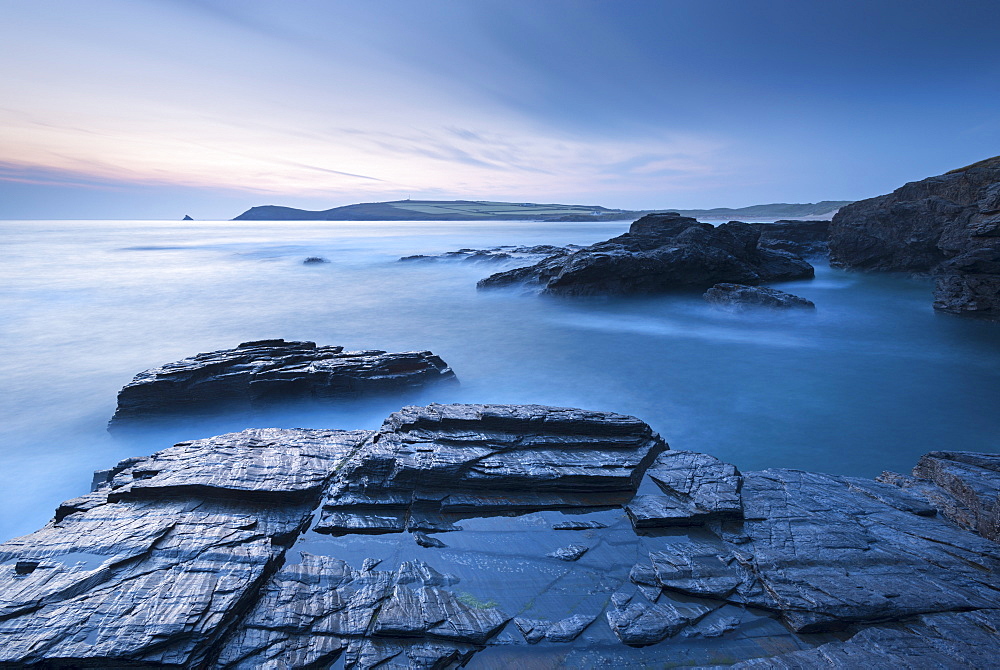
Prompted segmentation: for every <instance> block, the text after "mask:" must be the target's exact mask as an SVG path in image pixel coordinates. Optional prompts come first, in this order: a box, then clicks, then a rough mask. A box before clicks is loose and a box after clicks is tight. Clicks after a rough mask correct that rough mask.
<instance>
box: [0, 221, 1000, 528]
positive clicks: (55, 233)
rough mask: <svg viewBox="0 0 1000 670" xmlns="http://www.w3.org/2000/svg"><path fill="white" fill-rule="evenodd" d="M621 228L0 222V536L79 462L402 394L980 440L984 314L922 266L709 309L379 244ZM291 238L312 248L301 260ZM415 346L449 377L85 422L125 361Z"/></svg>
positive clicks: (985, 381)
mask: <svg viewBox="0 0 1000 670" xmlns="http://www.w3.org/2000/svg"><path fill="white" fill-rule="evenodd" d="M627 228H628V222H612V223H535V222H523V221H512V222H495V221H491V222H424V221H421V222H378V221H371V222H328V221H310V222H288V221H281V222H267V221H205V222H202V221H195V222H183V223H181V222H176V221H5V222H0V230H2V233H0V239H2V241H3V244H2V246H0V277H2V279H0V317H2V319H0V333H2V337H0V412H2V422H0V539H8V538H11V537H14V536H17V535H21V534H25V533H28V532H31V531H33V530H35V529H37V528H39V527H40V526H42V525H44V524H45V523H46V522H47V521H48V520H49V519H50V518H51V517H52V514H53V510H54V509H55V507H56V506H57V505H58V504H59V503H60V502H61V501H62V500H65V499H68V498H72V497H75V496H78V495H81V494H83V493H86V492H87V491H89V487H90V481H91V473H92V471H94V470H97V469H102V468H108V467H111V466H113V465H114V464H115V463H116V462H118V461H119V460H121V459H123V458H126V457H130V456H143V455H148V454H150V453H152V452H155V451H158V450H160V449H163V448H165V447H168V446H170V445H171V444H173V443H174V442H177V441H181V440H187V439H194V438H201V437H208V436H211V435H217V434H220V433H225V432H231V431H235V430H242V429H244V428H248V427H259V426H277V427H326V428H368V429H372V428H377V427H378V426H379V425H380V423H381V422H382V420H383V419H384V418H385V417H386V416H387V415H388V414H389V413H391V412H393V411H395V410H397V409H398V408H399V407H400V406H401V405H403V404H425V403H430V402H440V403H464V402H471V403H537V404H544V405H556V406H568V407H582V408H586V409H593V410H609V411H615V412H622V413H626V414H632V415H635V416H637V417H639V418H641V419H643V420H644V421H646V422H647V423H649V424H650V425H651V426H652V427H653V428H654V429H655V430H656V431H658V432H659V433H660V434H661V435H662V436H663V437H664V439H665V440H666V441H667V442H668V443H669V444H670V445H671V447H673V448H675V449H689V450H695V451H703V452H707V453H710V454H714V455H716V456H718V457H719V458H721V459H723V460H726V461H729V462H732V463H734V464H736V465H737V467H739V468H740V469H741V470H744V471H745V470H757V469H764V468H797V469H807V470H816V471H821V472H827V473H834V474H841V475H856V476H865V477H874V476H876V475H878V474H879V473H881V472H882V471H883V470H890V471H896V472H907V471H909V469H910V468H912V467H913V465H914V464H915V463H916V461H917V459H918V458H919V457H920V455H921V454H924V453H926V452H928V451H933V450H967V451H986V452H997V451H1000V437H998V436H1000V411H997V407H998V400H1000V325H997V324H990V323H983V322H978V321H974V320H969V319H963V318H959V317H955V316H950V315H943V314H937V313H935V312H934V311H933V310H932V308H931V293H932V282H931V281H930V280H928V279H919V278H911V277H907V276H900V275H888V274H861V273H855V272H848V271H844V270H839V269H834V268H831V267H829V266H828V265H827V264H825V263H823V262H817V263H816V278H815V279H813V280H808V281H796V282H791V283H784V284H781V285H780V288H781V289H783V290H786V291H789V292H792V293H795V294H797V295H800V296H803V297H805V298H808V299H810V300H812V301H813V302H814V303H815V304H816V310H815V312H809V311H794V312H786V313H772V312H763V313H754V314H732V313H728V312H724V311H719V310H717V309H714V308H712V307H711V306H709V305H707V304H706V303H704V302H703V301H702V300H701V298H700V296H699V295H697V294H678V295H660V296H650V297H630V298H621V297H615V298H556V297H548V296H539V295H535V294H532V293H530V292H526V291H525V290H524V289H522V288H512V289H503V290H491V291H478V290H477V289H476V282H477V280H479V279H482V278H483V277H486V276H488V275H490V274H492V273H493V272H497V271H499V270H503V269H508V268H510V267H513V266H514V265H511V264H506V265H504V264H495V263H494V264H490V263H476V262H463V261H461V260H452V261H448V260H438V261H433V262H400V261H399V258H400V257H402V256H409V255H415V254H425V255H432V254H441V253H445V252H448V251H453V250H457V249H461V248H474V249H482V248H490V247H495V246H500V245H536V244H556V245H564V244H569V243H574V244H590V243H593V242H597V241H599V240H604V239H607V238H609V237H613V236H615V235H618V234H620V233H622V232H625V231H626V230H627ZM310 256H320V257H323V258H325V259H327V260H328V261H329V262H328V263H321V264H303V260H304V259H305V258H307V257H310ZM270 338H284V339H286V340H312V341H315V342H317V343H319V344H324V345H325V344H338V345H343V346H344V347H346V348H348V349H383V350H387V351H412V350H431V351H433V352H434V353H435V354H438V355H440V356H441V357H442V358H443V359H444V360H445V361H447V363H448V364H449V365H451V366H452V368H453V369H454V370H455V373H456V374H457V376H458V378H459V380H460V382H461V384H460V385H444V386H440V387H434V388H431V389H427V390H425V391H423V392H420V393H417V394H414V395H411V396H407V397H405V398H404V397H388V398H379V399H374V400H366V401H358V402H331V403H328V404H325V405H315V404H309V405H306V404H302V405H290V406H284V407H280V408H275V409H271V410H267V411H261V412H257V413H230V414H219V415H214V416H209V417H201V418H180V419H177V420H174V421H170V422H165V423H159V424H156V425H152V424H150V425H149V426H148V427H144V428H142V429H138V430H132V431H128V432H127V434H121V435H119V434H117V433H116V434H115V435H111V434H109V433H108V432H107V430H106V426H107V422H108V419H109V418H110V417H111V415H112V414H113V413H114V410H115V400H116V394H117V392H118V390H119V389H120V388H121V387H122V386H124V385H125V384H127V383H128V382H129V381H130V380H131V379H132V377H133V376H134V375H136V374H137V373H139V372H141V371H143V370H146V369H148V368H152V367H156V366H159V365H162V364H164V363H167V362H170V361H175V360H178V359H181V358H185V357H188V356H192V355H194V354H196V353H199V352H207V351H213V350H217V349H225V348H231V347H234V346H236V345H237V344H239V343H241V342H245V341H249V340H257V339H270Z"/></svg>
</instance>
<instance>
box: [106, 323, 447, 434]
mask: <svg viewBox="0 0 1000 670" xmlns="http://www.w3.org/2000/svg"><path fill="white" fill-rule="evenodd" d="M454 380H455V373H454V372H452V370H451V368H449V367H448V365H447V364H446V363H445V362H444V361H442V360H441V359H440V358H439V357H438V356H435V355H434V354H432V353H431V352H429V351H407V352H401V353H387V352H385V351H380V350H370V351H344V348H343V347H337V346H326V347H317V346H316V343H315V342H286V341H285V340H280V339H279V340H259V341H256V342H244V343H243V344H240V345H239V346H238V347H236V348H235V349H224V350H222V351H213V352H210V353H206V354H198V355H196V356H192V357H191V358H185V359H184V360H180V361H177V362H175V363H167V364H166V365H163V366H161V367H159V368H154V369H152V370H146V371H145V372H140V373H139V374H138V375H136V377H135V379H133V380H132V381H131V382H130V383H129V384H128V385H126V386H125V387H124V388H123V389H122V390H121V391H120V392H119V393H118V409H117V410H116V411H115V415H114V417H113V418H112V419H111V426H112V427H113V426H115V425H116V424H121V423H122V422H124V421H125V420H126V419H137V418H142V417H150V416H155V415H169V414H182V413H197V412H204V411H209V410H211V409H216V408H219V407H229V408H237V409H246V408H249V407H254V406H259V405H265V404H267V403H272V402H277V401H284V400H289V399H301V398H315V399H323V400H326V399H331V400H333V399H352V398H358V397H362V396H369V395H377V394H382V393H388V392H399V391H403V390H406V389H414V388H419V387H422V386H426V385H428V384H431V383H435V382H440V381H454Z"/></svg>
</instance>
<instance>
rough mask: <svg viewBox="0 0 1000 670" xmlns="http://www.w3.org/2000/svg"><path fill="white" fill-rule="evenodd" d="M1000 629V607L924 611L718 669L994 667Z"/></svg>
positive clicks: (958, 669) (809, 669)
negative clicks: (904, 620)
mask: <svg viewBox="0 0 1000 670" xmlns="http://www.w3.org/2000/svg"><path fill="white" fill-rule="evenodd" d="M998 630H1000V612H998V611H997V610H979V611H975V612H948V613H944V614H925V615H922V616H919V617H917V618H916V619H915V620H913V621H910V622H907V623H905V624H891V625H881V626H872V627H871V628H866V629H865V630H863V631H861V632H860V633H858V634H856V635H854V636H853V637H851V638H850V639H849V640H846V641H844V642H830V643H827V644H824V645H821V646H819V647H816V648H815V649H808V650H803V651H796V652H792V653H789V654H782V655H780V656H770V657H767V658H759V659H753V660H749V661H743V662H741V663H736V664H734V665H726V666H715V668H717V669H718V670H722V668H727V669H728V668H738V669H740V670H745V669H749V668H766V669H767V670H831V669H836V668H843V670H853V669H854V668H863V667H865V668H948V669H953V670H967V669H968V668H992V667H995V666H996V649H997V631H998ZM704 670H707V668H705V669H704Z"/></svg>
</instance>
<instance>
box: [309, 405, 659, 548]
mask: <svg viewBox="0 0 1000 670" xmlns="http://www.w3.org/2000/svg"><path fill="white" fill-rule="evenodd" d="M665 448H666V445H665V444H664V443H663V441H662V440H661V439H660V437H659V436H658V435H656V434H655V433H654V432H653V431H652V430H651V429H650V428H649V426H647V425H646V424H645V423H643V422H642V421H640V420H639V419H636V418H635V417H631V416H625V415H621V414H614V413H610V412H588V411H585V410H579V409H567V408H560V407H546V406H541V405H429V406H427V407H405V408H403V410H401V411H399V412H396V413H394V414H392V415H391V416H390V417H389V418H388V419H386V421H385V423H384V424H383V425H382V428H381V429H380V430H379V431H378V432H377V433H376V434H375V435H373V436H372V437H371V438H370V439H368V440H367V441H366V442H365V443H364V445H363V446H362V448H361V449H360V450H359V451H358V452H357V454H355V456H354V457H352V459H351V460H350V461H349V462H348V464H347V465H346V466H345V468H344V470H343V472H342V474H341V476H340V477H339V479H338V481H337V484H336V486H335V487H334V488H333V490H332V492H331V494H330V496H328V498H327V500H326V501H325V503H324V510H323V517H322V518H321V520H320V522H319V524H318V525H317V530H320V531H323V532H330V533H343V532H351V531H350V528H349V526H350V525H351V523H350V522H348V521H346V517H347V516H349V515H351V514H355V515H357V516H360V517H366V516H375V517H379V518H384V517H386V516H389V517H393V518H403V519H405V518H408V517H409V518H413V517H417V518H419V516H420V515H421V514H426V513H428V512H434V511H440V510H445V511H452V512H456V511H462V512H472V511H484V510H509V509H525V510H534V509H545V508H558V507H574V506H586V505H587V503H588V502H589V503H590V504H592V505H608V504H616V503H619V502H624V501H625V500H627V499H628V498H630V497H631V495H632V494H633V493H634V492H635V490H636V488H637V487H638V485H639V481H640V479H641V478H642V475H643V473H644V472H645V470H646V467H648V465H649V464H650V463H651V462H652V460H653V459H654V458H655V457H656V455H657V454H658V453H659V452H660V451H662V450H663V449H665ZM366 523H367V522H365V521H359V522H357V524H355V525H357V526H364V525H365V524H366Z"/></svg>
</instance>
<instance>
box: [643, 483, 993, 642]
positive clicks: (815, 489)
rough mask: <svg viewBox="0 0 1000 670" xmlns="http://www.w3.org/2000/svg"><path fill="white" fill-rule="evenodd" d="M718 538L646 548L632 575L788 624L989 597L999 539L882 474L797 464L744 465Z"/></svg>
mask: <svg viewBox="0 0 1000 670" xmlns="http://www.w3.org/2000/svg"><path fill="white" fill-rule="evenodd" d="M741 495H742V500H743V512H744V517H745V521H744V522H742V523H741V522H732V521H730V522H722V523H721V525H720V526H719V529H720V534H721V537H722V541H721V542H720V544H719V545H718V546H715V547H712V546H710V545H706V544H705V543H698V542H691V543H676V544H671V545H670V547H669V548H668V549H667V550H664V551H660V552H652V553H651V554H650V558H651V561H652V564H651V566H649V567H643V566H642V565H640V566H638V567H637V568H636V569H634V570H633V575H632V578H633V580H634V581H641V582H643V583H649V582H650V581H654V582H655V583H656V584H658V585H660V586H662V587H664V588H666V589H668V590H678V591H681V592H684V593H688V594H693V595H701V596H707V597H714V598H719V599H724V600H727V601H729V602H733V603H734V604H745V605H753V606H756V607H761V608H764V609H768V610H772V611H776V612H779V613H780V614H781V615H782V617H783V618H784V620H785V621H786V623H787V624H788V625H789V626H790V627H791V628H792V629H793V630H796V631H800V632H813V631H821V630H831V629H837V628H841V627H843V626H845V625H847V624H851V623H872V622H878V621H884V620H895V619H902V618H905V617H908V616H913V615H916V614H922V613H929V612H944V611H960V610H972V609H977V608H983V607H993V606H994V605H992V604H990V603H994V602H995V594H996V591H997V589H998V588H1000V546H997V545H996V544H994V543H992V542H990V541H988V540H985V539H983V538H980V537H978V536H976V535H974V534H971V533H969V532H967V531H964V530H962V529H959V528H957V527H955V526H953V525H951V524H948V523H942V522H941V521H940V520H939V519H937V518H936V517H931V516H927V515H926V512H925V510H926V501H923V500H921V499H919V498H917V497H916V496H914V495H913V494H910V493H907V492H906V491H903V490H901V489H899V488H897V487H894V486H892V485H890V484H884V483H878V482H873V481H871V480H862V479H860V478H849V477H835V476H831V475H822V474H817V473H809V472H801V471H797V470H766V471H762V472H752V473H744V474H743V488H742V491H741Z"/></svg>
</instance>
